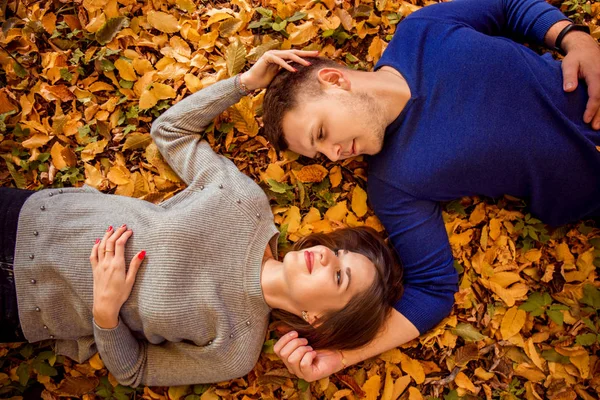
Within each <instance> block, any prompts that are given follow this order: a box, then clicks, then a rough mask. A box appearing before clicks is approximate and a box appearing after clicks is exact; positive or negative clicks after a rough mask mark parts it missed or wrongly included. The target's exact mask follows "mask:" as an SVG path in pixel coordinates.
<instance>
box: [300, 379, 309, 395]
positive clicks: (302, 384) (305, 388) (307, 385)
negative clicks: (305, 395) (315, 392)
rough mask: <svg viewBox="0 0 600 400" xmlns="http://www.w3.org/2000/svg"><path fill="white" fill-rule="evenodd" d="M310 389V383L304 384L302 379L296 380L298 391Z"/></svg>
mask: <svg viewBox="0 0 600 400" xmlns="http://www.w3.org/2000/svg"><path fill="white" fill-rule="evenodd" d="M309 387H310V383H308V382H306V381H305V380H304V379H298V390H300V391H302V392H304V391H305V390H307V389H308V388H309Z"/></svg>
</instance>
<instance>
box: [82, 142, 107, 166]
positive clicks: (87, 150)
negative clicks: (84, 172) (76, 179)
mask: <svg viewBox="0 0 600 400" xmlns="http://www.w3.org/2000/svg"><path fill="white" fill-rule="evenodd" d="M107 144H108V140H106V139H102V140H98V141H97V142H92V143H89V144H88V145H86V146H85V147H84V148H83V150H82V151H81V160H82V161H84V162H88V161H91V160H93V159H94V157H96V155H97V154H100V153H102V152H103V151H104V148H105V147H106V145H107Z"/></svg>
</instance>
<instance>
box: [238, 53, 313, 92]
mask: <svg viewBox="0 0 600 400" xmlns="http://www.w3.org/2000/svg"><path fill="white" fill-rule="evenodd" d="M318 55H319V51H317V50H315V51H303V50H269V51H267V52H265V54H263V55H262V56H261V57H260V58H259V59H258V61H257V62H256V64H254V65H253V66H252V68H250V69H249V70H248V71H246V72H244V73H243V74H242V76H241V77H240V79H241V82H242V83H243V84H244V85H246V87H247V88H248V90H256V89H263V88H266V87H267V86H269V83H271V81H272V80H273V78H275V75H277V73H278V72H279V69H280V68H285V69H287V70H288V71H291V72H296V70H295V69H294V67H292V66H291V65H289V64H288V63H287V61H295V62H297V63H299V64H302V65H305V66H308V65H310V62H308V61H306V60H304V59H303V58H302V57H317V56H318ZM286 60H287V61H286Z"/></svg>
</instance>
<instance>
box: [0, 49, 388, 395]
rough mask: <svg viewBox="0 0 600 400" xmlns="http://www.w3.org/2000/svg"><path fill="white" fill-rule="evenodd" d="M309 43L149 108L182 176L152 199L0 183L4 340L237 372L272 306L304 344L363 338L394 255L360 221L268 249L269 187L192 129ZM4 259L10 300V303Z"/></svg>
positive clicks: (251, 356) (167, 369)
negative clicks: (171, 189) (283, 251)
mask: <svg viewBox="0 0 600 400" xmlns="http://www.w3.org/2000/svg"><path fill="white" fill-rule="evenodd" d="M311 55H316V54H315V53H313V52H301V51H279V52H277V51H276V52H269V54H267V55H265V56H263V57H261V59H259V61H258V62H257V63H256V64H255V65H254V66H253V67H252V68H251V69H250V70H249V71H248V72H246V73H245V74H244V78H243V79H240V76H236V77H234V78H230V79H228V80H225V81H221V82H218V83H216V84H214V85H212V86H210V87H209V88H206V89H204V90H202V91H200V92H198V93H196V94H194V95H192V96H189V97H188V98H186V99H185V100H183V101H181V102H179V103H178V104H177V105H175V106H173V107H172V108H171V109H169V110H168V111H167V112H166V113H164V114H163V115H162V116H161V117H160V118H158V120H157V121H156V122H155V123H154V124H153V126H152V132H151V133H152V137H153V139H154V141H155V142H156V144H157V146H158V147H159V149H160V151H161V153H162V154H163V156H164V157H165V159H166V160H167V161H168V162H169V164H170V165H171V166H172V168H173V169H174V170H175V171H176V172H177V174H178V175H179V176H180V177H181V178H182V179H183V180H184V181H185V182H186V183H187V185H188V187H187V188H186V189H185V190H184V191H182V192H181V193H179V194H177V195H176V196H174V197H173V198H171V199H169V200H167V201H165V202H163V203H160V204H158V205H154V204H151V203H148V202H145V201H142V200H139V199H134V198H128V197H122V196H115V195H105V194H102V193H100V192H99V191H97V190H95V189H93V188H91V187H87V186H84V187H82V188H69V189H48V190H41V191H39V192H35V193H31V192H26V191H16V190H15V189H6V188H3V189H2V190H1V191H0V205H1V207H0V208H1V210H2V212H3V214H5V215H0V217H4V218H3V219H4V221H5V225H6V226H5V227H3V228H4V229H3V234H2V235H1V236H2V240H3V242H2V249H3V251H4V252H5V254H4V255H3V256H4V264H3V265H4V268H3V271H8V272H5V273H4V280H5V284H4V285H3V286H2V297H3V307H2V308H3V312H4V315H5V316H6V318H4V319H5V321H2V322H3V324H2V326H3V329H2V330H3V331H8V332H9V334H10V333H13V332H14V335H13V336H16V337H13V338H9V339H10V340H19V339H23V336H24V338H25V339H27V340H28V341H30V342H36V341H40V340H45V339H54V340H56V351H57V353H59V354H64V355H67V356H69V357H71V358H73V359H75V360H77V361H79V362H82V361H84V360H86V359H87V358H89V357H90V356H91V355H92V354H94V353H95V352H96V351H98V352H99V353H100V355H101V357H102V359H103V361H104V363H105V365H106V366H107V368H108V369H109V371H110V372H111V373H112V374H113V375H114V376H115V377H116V378H117V380H118V381H119V382H121V383H122V384H124V385H130V386H137V385H140V384H144V385H161V386H163V385H164V386H172V385H183V384H191V383H205V382H216V381H222V380H228V379H232V378H235V377H239V376H242V375H245V374H246V373H248V372H249V371H250V370H251V369H252V368H253V366H254V364H255V363H256V360H257V359H258V357H259V354H260V351H261V348H262V344H263V342H264V338H265V333H266V330H267V325H268V318H269V312H270V311H271V310H272V309H276V310H277V312H278V315H279V316H280V317H282V318H283V321H284V322H285V323H287V324H288V325H290V326H292V327H293V328H294V329H296V330H299V332H300V334H302V335H303V337H308V338H309V339H310V340H311V343H312V344H313V346H321V347H327V348H333V349H347V348H352V347H358V346H361V345H364V344H365V343H367V342H368V341H369V340H371V339H372V338H373V337H374V335H375V333H376V331H377V329H378V328H379V327H380V326H381V324H382V323H383V321H384V319H385V317H386V315H387V313H388V312H389V311H390V305H391V304H393V302H394V301H395V300H396V299H397V297H398V293H399V290H398V282H399V276H398V275H399V272H398V271H399V270H398V269H397V268H396V266H395V264H394V259H393V256H392V254H391V252H390V250H389V249H388V248H387V247H386V246H385V244H384V243H383V242H382V241H381V239H380V238H378V237H377V236H376V235H375V234H373V233H372V232H371V231H370V230H368V229H346V230H341V231H336V232H334V233H332V234H329V235H313V236H311V237H308V238H306V239H305V240H301V241H300V242H299V243H298V244H297V245H296V248H295V250H294V251H291V252H289V253H288V254H287V255H286V256H285V257H284V259H283V260H282V261H277V260H276V259H275V258H274V257H273V254H277V249H276V245H277V237H278V231H277V229H276V227H275V225H274V224H273V216H272V213H271V210H270V206H269V202H268V199H267V197H266V196H265V194H264V193H263V192H262V190H261V189H260V188H259V187H258V185H256V183H254V182H253V181H252V180H251V179H250V178H248V177H247V176H245V175H244V174H242V173H241V172H240V171H239V170H238V169H237V168H236V166H235V165H234V164H233V163H232V162H231V161H229V160H227V159H226V158H224V157H222V156H219V155H217V154H215V153H214V152H213V151H212V149H211V148H210V146H209V145H208V143H206V142H205V141H203V140H201V139H200V137H199V135H198V134H197V133H198V132H202V131H203V130H204V129H205V127H206V126H207V125H208V124H209V123H210V122H211V121H212V120H213V119H214V118H215V117H216V116H217V115H218V114H220V113H221V112H223V111H224V110H225V109H227V108H228V107H230V106H231V105H233V104H235V103H236V102H237V101H239V100H240V98H241V96H242V95H243V94H245V93H247V92H246V91H247V90H253V89H257V88H260V87H265V86H266V85H268V83H269V82H270V79H272V77H273V76H274V75H275V74H276V72H277V70H278V69H279V66H281V67H284V68H291V67H290V66H289V65H288V64H287V62H286V61H285V60H294V61H300V62H304V63H307V61H305V60H303V59H301V58H300V56H311ZM19 213H20V214H19ZM17 216H18V223H17V220H16V219H17ZM113 226H115V227H116V226H119V227H118V228H113ZM101 229H102V231H101ZM104 230H106V232H105V233H104V236H103V237H102V238H101V239H100V238H99V237H98V236H101V232H103V231H104ZM134 231H135V234H134V233H133V232H134ZM15 232H16V235H15ZM15 237H16V239H15ZM15 240H16V241H15ZM94 240H95V242H96V243H95V244H94ZM92 244H93V247H92ZM90 248H92V252H91V254H90V250H89V249H90ZM146 251H147V253H146ZM13 257H14V262H13V260H12V258H13ZM126 260H127V261H128V260H131V261H130V263H129V267H128V268H126ZM90 262H91V266H92V267H91V268H90V266H89V263H90ZM13 264H14V286H15V287H16V298H17V300H18V301H17V304H18V310H15V309H14V307H13V308H11V307H10V305H11V304H14V298H15V296H14V293H12V292H11V290H12V289H13V286H12V285H11V283H12V281H11V280H12V271H11V269H13V268H12V266H13ZM4 299H8V301H5V300H4ZM11 301H12V303H11ZM17 312H18V318H19V320H20V328H19V326H18V324H17V325H16V326H15V324H14V321H15V314H16V313H17ZM11 318H12V320H11ZM11 321H12V322H13V324H8V323H6V322H11ZM20 329H22V330H20ZM5 340H6V339H5ZM341 358H342V360H343V355H342V357H341Z"/></svg>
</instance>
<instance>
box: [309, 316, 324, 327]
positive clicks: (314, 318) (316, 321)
mask: <svg viewBox="0 0 600 400" xmlns="http://www.w3.org/2000/svg"><path fill="white" fill-rule="evenodd" d="M306 322H308V323H309V324H311V325H312V326H313V327H316V326H319V324H320V323H321V321H319V317H318V316H317V315H315V314H314V313H308V319H307V320H306Z"/></svg>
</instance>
